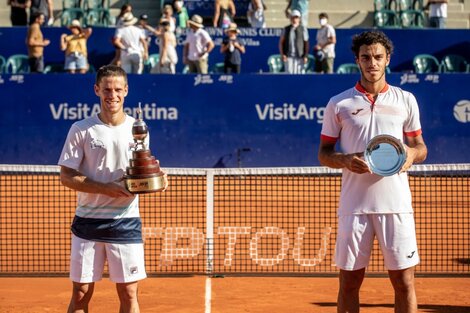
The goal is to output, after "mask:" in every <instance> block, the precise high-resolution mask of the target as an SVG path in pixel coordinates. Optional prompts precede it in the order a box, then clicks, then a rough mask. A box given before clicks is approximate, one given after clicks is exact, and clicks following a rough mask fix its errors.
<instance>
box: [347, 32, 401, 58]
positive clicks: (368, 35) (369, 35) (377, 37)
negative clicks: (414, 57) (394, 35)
mask: <svg viewBox="0 0 470 313" xmlns="http://www.w3.org/2000/svg"><path fill="white" fill-rule="evenodd" d="M376 43H379V44H381V45H382V46H384V47H385V50H386V51H387V54H388V55H391V54H392V53H393V43H392V41H391V40H390V39H389V38H388V37H387V35H385V34H384V33H383V32H381V31H378V30H373V31H365V32H362V33H360V34H358V35H354V37H353V39H352V46H351V50H352V51H353V53H354V55H355V56H356V58H358V57H359V49H360V48H361V46H363V45H366V46H370V45H373V44H376Z"/></svg>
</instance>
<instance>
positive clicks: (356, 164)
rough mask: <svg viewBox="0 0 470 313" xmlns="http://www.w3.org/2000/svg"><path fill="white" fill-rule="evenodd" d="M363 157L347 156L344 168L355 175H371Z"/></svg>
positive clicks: (358, 155)
mask: <svg viewBox="0 0 470 313" xmlns="http://www.w3.org/2000/svg"><path fill="white" fill-rule="evenodd" d="M363 156H364V153H352V154H348V155H347V162H346V168H347V169H348V170H350V171H351V172H353V173H356V174H364V173H372V171H371V170H370V168H369V165H368V164H367V162H366V161H365V160H364V158H363Z"/></svg>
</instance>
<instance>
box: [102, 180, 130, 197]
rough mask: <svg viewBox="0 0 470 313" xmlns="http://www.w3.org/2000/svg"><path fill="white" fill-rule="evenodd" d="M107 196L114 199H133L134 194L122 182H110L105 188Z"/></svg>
mask: <svg viewBox="0 0 470 313" xmlns="http://www.w3.org/2000/svg"><path fill="white" fill-rule="evenodd" d="M103 193H104V194H105V195H107V196H109V197H112V198H121V197H133V196H134V194H132V193H130V192H129V190H127V189H126V187H125V186H124V184H123V182H122V180H120V181H115V182H110V183H108V184H106V187H105V188H104V192H103Z"/></svg>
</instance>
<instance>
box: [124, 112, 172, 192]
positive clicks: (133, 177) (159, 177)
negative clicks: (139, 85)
mask: <svg viewBox="0 0 470 313" xmlns="http://www.w3.org/2000/svg"><path fill="white" fill-rule="evenodd" d="M137 113H138V117H137V119H136V121H135V122H134V124H133V125H132V136H133V137H134V143H135V145H134V149H133V151H132V159H130V160H129V166H128V167H127V169H126V175H125V176H124V180H125V182H126V187H127V190H129V191H130V192H131V193H150V192H157V191H163V190H164V189H165V187H166V175H165V173H164V172H163V171H162V170H161V169H160V164H159V163H158V161H157V160H156V159H155V157H153V156H152V155H151V153H150V150H149V149H147V148H146V147H145V143H144V140H145V138H147V135H148V128H147V124H145V122H144V121H143V119H142V109H141V108H140V104H139V109H138V111H137Z"/></svg>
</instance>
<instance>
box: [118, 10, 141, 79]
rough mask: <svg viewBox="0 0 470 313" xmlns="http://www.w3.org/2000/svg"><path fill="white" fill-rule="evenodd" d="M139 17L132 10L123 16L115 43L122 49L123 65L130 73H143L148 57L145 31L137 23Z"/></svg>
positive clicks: (121, 58) (121, 59)
mask: <svg viewBox="0 0 470 313" xmlns="http://www.w3.org/2000/svg"><path fill="white" fill-rule="evenodd" d="M137 21H138V19H137V18H136V17H134V15H133V14H132V13H131V12H127V13H125V14H124V15H123V17H122V27H120V28H117V29H116V35H115V36H114V42H113V43H114V45H115V46H116V47H117V48H119V49H121V53H120V55H121V57H120V61H121V67H122V68H123V69H124V71H126V73H128V74H142V71H143V69H144V61H145V60H147V58H148V45H147V40H146V37H145V33H144V32H143V31H142V29H140V28H139V27H138V26H136V25H135V24H136V23H137Z"/></svg>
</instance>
